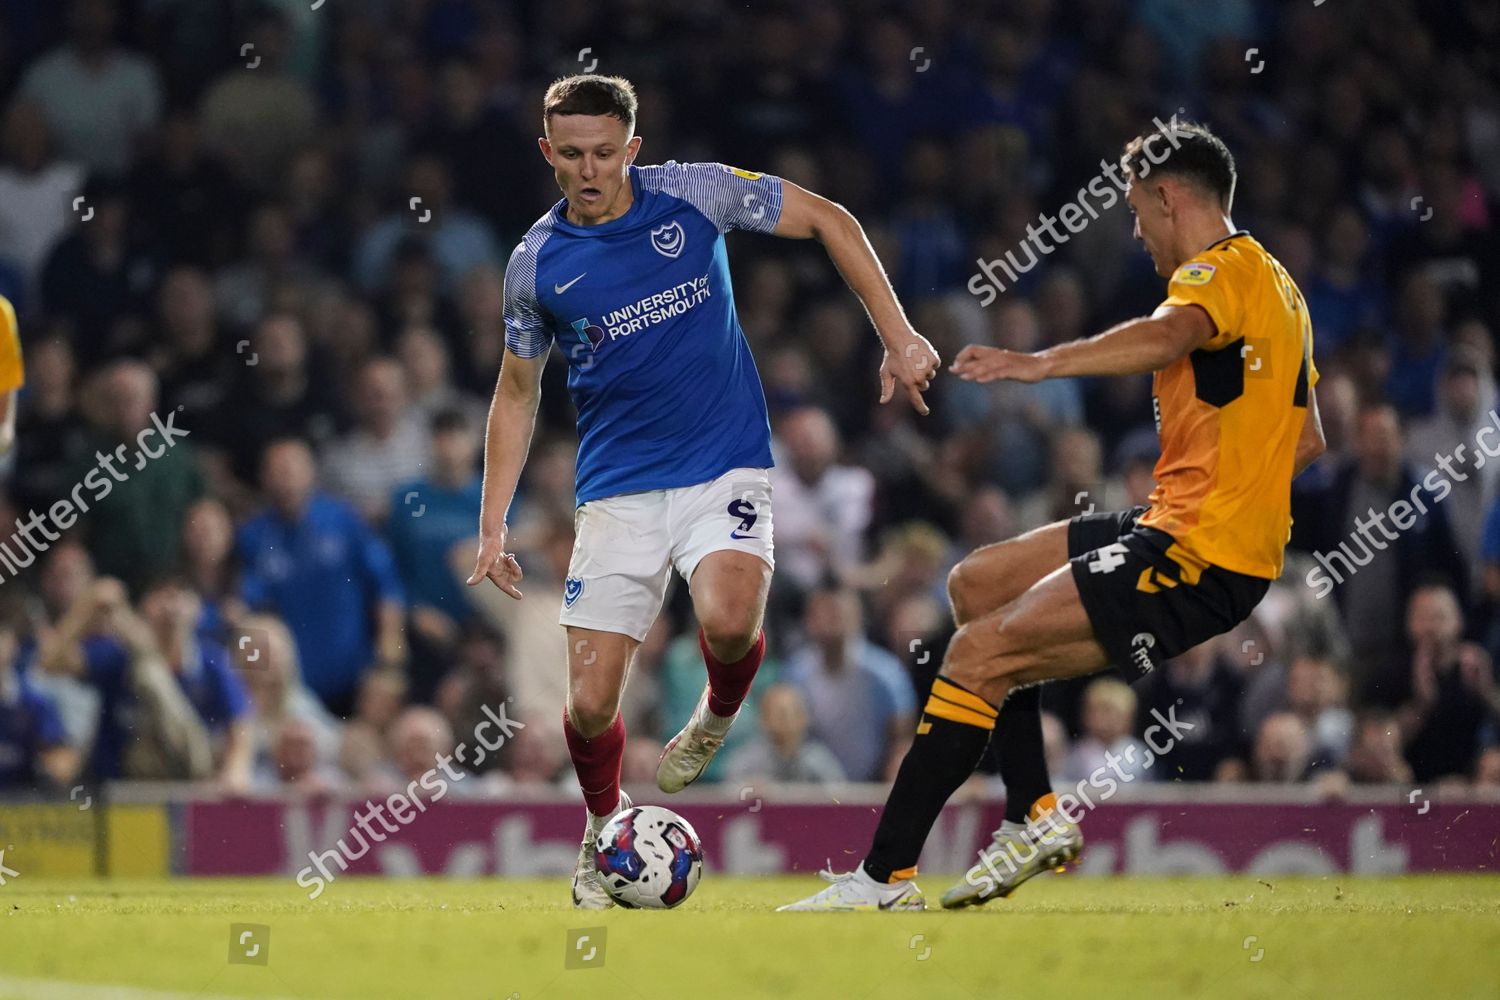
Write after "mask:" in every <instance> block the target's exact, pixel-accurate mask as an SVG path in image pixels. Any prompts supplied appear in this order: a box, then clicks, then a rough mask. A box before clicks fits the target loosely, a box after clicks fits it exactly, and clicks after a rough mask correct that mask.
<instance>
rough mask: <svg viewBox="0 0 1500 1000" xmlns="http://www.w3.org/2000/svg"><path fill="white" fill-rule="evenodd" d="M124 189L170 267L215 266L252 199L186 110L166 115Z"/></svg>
mask: <svg viewBox="0 0 1500 1000" xmlns="http://www.w3.org/2000/svg"><path fill="white" fill-rule="evenodd" d="M126 185H127V189H128V190H129V191H130V195H131V203H132V204H133V205H134V206H135V208H136V218H137V220H138V221H139V223H140V226H141V228H142V230H143V231H144V235H145V238H146V239H147V240H148V241H149V242H150V243H151V245H153V246H156V247H159V248H160V249H161V252H162V254H163V256H164V257H165V259H166V260H168V261H170V262H171V263H174V264H185V265H189V266H196V267H202V268H211V267H216V266H218V265H221V264H222V263H223V262H224V260H225V259H226V257H227V256H229V254H230V252H231V248H237V246H238V242H237V241H238V236H239V233H240V231H241V229H242V227H243V225H244V217H245V214H246V212H247V211H248V208H249V200H250V195H249V193H248V192H246V191H245V190H244V188H243V187H241V186H240V185H239V184H237V183H236V182H235V181H234V179H233V178H232V177H231V176H230V174H229V171H228V170H227V169H226V168H225V166H224V164H223V163H222V162H221V161H220V160H219V159H218V158H217V157H215V156H214V155H212V154H211V153H210V152H209V151H208V150H207V149H206V148H205V147H204V143H203V131H202V128H201V125H200V122H199V120H198V118H197V117H196V116H195V115H194V114H193V113H192V112H191V111H190V110H189V109H186V108H179V109H177V110H175V111H173V112H171V113H169V114H168V116H167V119H166V121H165V122H164V123H163V124H162V127H161V133H160V139H159V141H158V142H156V143H154V144H153V146H152V147H150V148H148V149H147V150H146V151H145V155H144V156H143V157H139V158H137V160H136V162H135V164H134V168H133V169H132V170H131V172H130V174H129V177H128V178H127V180H126ZM329 229H330V232H337V230H335V229H334V228H333V227H332V226H330V227H329Z"/></svg>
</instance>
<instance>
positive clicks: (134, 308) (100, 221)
mask: <svg viewBox="0 0 1500 1000" xmlns="http://www.w3.org/2000/svg"><path fill="white" fill-rule="evenodd" d="M78 197H81V198H82V199H83V201H81V202H78V201H77V198H75V199H74V201H75V202H77V203H78V204H79V205H80V206H81V207H83V214H84V215H89V213H90V212H92V213H93V214H92V215H90V216H89V221H88V222H82V221H80V222H79V223H78V224H77V225H76V226H75V228H74V229H73V231H72V232H71V233H69V234H68V235H67V236H64V237H63V238H62V239H61V240H59V241H58V242H57V243H56V244H55V245H54V246H53V247H52V251H51V252H50V253H49V254H48V255H47V259H46V262H45V263H43V265H42V273H41V284H40V291H41V305H42V308H43V309H44V310H45V311H46V312H47V314H48V315H49V316H50V317H51V318H52V319H54V320H64V321H66V322H67V323H68V325H69V336H70V337H71V339H72V342H73V352H74V354H75V355H77V357H78V360H79V363H80V364H81V365H83V366H84V367H86V368H88V367H94V366H96V365H99V364H101V363H103V362H105V361H108V360H111V359H113V358H115V357H118V356H119V355H121V354H127V353H135V352H139V351H140V350H141V349H142V348H143V347H144V346H145V342H146V340H147V337H146V317H147V316H148V315H149V314H150V312H151V292H152V290H153V289H154V288H155V287H156V282H157V279H158V272H159V270H160V262H159V260H158V256H157V253H156V251H155V249H154V248H152V247H151V246H149V245H148V244H146V243H145V242H144V241H143V240H142V239H141V238H140V237H139V235H138V234H137V233H136V231H135V229H134V227H133V225H132V222H131V213H132V212H133V211H134V207H133V205H132V203H131V201H130V199H129V197H128V195H127V192H126V191H125V190H124V189H123V188H122V187H121V185H120V182H118V181H116V180H114V179H112V178H106V177H90V178H89V179H88V181H87V182H86V183H85V184H84V186H83V191H82V192H81V193H80V194H79V195H78Z"/></svg>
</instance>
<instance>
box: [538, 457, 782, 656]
mask: <svg viewBox="0 0 1500 1000" xmlns="http://www.w3.org/2000/svg"><path fill="white" fill-rule="evenodd" d="M573 530H574V541H573V558H572V560H571V561H570V562H569V563H568V578H567V581H566V582H565V584H564V587H563V609H562V614H561V616H559V618H558V621H559V622H560V623H561V624H563V625H576V626H578V627H580V628H589V629H597V630H599V631H601V632H619V633H622V634H624V635H628V636H630V637H631V638H633V639H636V640H637V641H639V640H641V639H644V638H645V637H646V633H647V632H648V631H650V629H651V625H652V623H653V622H655V621H656V616H657V615H658V614H659V613H660V612H661V606H662V601H663V600H665V598H666V595H667V584H668V583H669V582H670V581H671V578H672V570H673V568H674V567H675V568H676V570H677V572H678V573H679V574H681V576H682V578H683V579H684V580H688V581H691V580H692V578H693V570H695V569H697V568H698V563H699V562H701V561H702V559H703V557H704V556H706V555H708V554H709V553H710V552H717V551H719V550H721V549H735V550H738V551H740V552H748V553H750V554H751V555H755V556H759V557H760V558H761V559H762V560H763V561H764V562H765V563H766V565H767V566H770V567H772V568H773V569H774V568H775V566H776V561H775V559H774V557H773V555H772V545H771V479H770V476H769V475H767V470H765V469H730V470H729V471H728V472H726V473H724V474H723V475H722V476H720V477H719V478H717V479H713V480H710V481H709V482H706V483H699V484H697V485H696V486H683V487H679V488H678V489H672V490H647V491H646V492H644V493H625V494H622V495H620V496H614V497H605V498H603V499H601V500H590V501H589V502H588V503H586V504H584V505H583V506H582V507H579V508H578V511H577V512H576V513H575V514H574V516H573Z"/></svg>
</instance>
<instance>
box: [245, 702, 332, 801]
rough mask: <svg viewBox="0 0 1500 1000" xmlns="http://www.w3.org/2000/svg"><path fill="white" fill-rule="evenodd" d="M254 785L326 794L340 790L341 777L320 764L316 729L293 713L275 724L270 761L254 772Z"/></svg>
mask: <svg viewBox="0 0 1500 1000" xmlns="http://www.w3.org/2000/svg"><path fill="white" fill-rule="evenodd" d="M256 784H257V786H259V788H260V789H261V790H262V791H266V792H280V791H288V790H290V791H293V792H296V793H298V794H301V795H327V794H329V793H332V792H336V791H338V790H339V789H340V787H341V785H342V778H341V777H340V776H339V775H338V774H337V773H336V772H335V771H333V770H331V769H330V768H329V767H328V766H327V765H326V764H324V763H323V761H322V758H321V756H320V751H319V746H318V733H317V730H316V729H315V728H314V727H313V725H312V724H311V723H310V722H308V721H307V720H306V719H300V718H297V717H295V716H293V717H291V718H288V719H285V720H283V721H282V722H281V723H280V724H279V725H278V726H277V727H276V730H275V733H274V735H273V736H272V739H271V746H270V760H269V763H268V764H267V765H266V766H265V767H263V768H262V769H261V770H260V772H259V773H258V774H257V775H256Z"/></svg>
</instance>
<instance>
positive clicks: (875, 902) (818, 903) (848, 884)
mask: <svg viewBox="0 0 1500 1000" xmlns="http://www.w3.org/2000/svg"><path fill="white" fill-rule="evenodd" d="M818 874H819V875H821V876H822V877H823V878H825V879H827V880H828V881H829V882H830V883H831V884H830V885H829V886H828V888H826V889H824V890H822V891H821V892H818V893H815V894H813V895H811V896H808V897H807V898H806V899H799V900H798V901H797V902H795V903H788V904H786V905H785V906H778V907H777V908H776V912H777V913H857V912H860V911H865V910H868V911H872V912H879V911H882V910H884V911H888V912H901V911H910V910H924V909H926V908H927V901H926V900H925V899H923V898H922V890H921V889H918V888H917V883H915V882H913V881H911V880H910V879H903V880H901V881H900V882H892V883H889V884H884V883H881V882H877V881H875V880H874V879H872V878H871V877H870V876H868V875H866V874H865V870H864V866H860V867H859V868H856V869H854V871H852V872H844V873H842V874H838V873H835V872H834V871H833V870H832V868H831V866H830V867H829V868H825V869H823V870H822V871H820V872H818Z"/></svg>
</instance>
